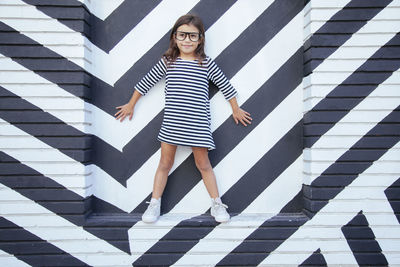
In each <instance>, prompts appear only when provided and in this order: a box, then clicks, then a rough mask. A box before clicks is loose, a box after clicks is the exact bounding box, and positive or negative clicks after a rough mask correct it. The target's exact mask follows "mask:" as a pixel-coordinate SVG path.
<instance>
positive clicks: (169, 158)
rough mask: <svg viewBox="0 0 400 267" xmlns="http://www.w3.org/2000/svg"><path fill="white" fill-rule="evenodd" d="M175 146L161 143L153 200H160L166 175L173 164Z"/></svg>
mask: <svg viewBox="0 0 400 267" xmlns="http://www.w3.org/2000/svg"><path fill="white" fill-rule="evenodd" d="M175 152H176V146H175V145H171V144H167V143H164V142H161V158H160V163H159V164H158V168H157V171H156V174H155V176H154V184H153V194H152V197H153V198H156V199H158V198H160V197H161V196H162V194H163V192H164V188H165V185H166V184H167V180H168V173H169V171H170V170H171V167H172V165H173V164H174V159H175Z"/></svg>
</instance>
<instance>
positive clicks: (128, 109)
mask: <svg viewBox="0 0 400 267" xmlns="http://www.w3.org/2000/svg"><path fill="white" fill-rule="evenodd" d="M116 108H117V109H120V110H119V111H118V112H117V113H115V114H114V116H116V118H115V119H117V120H118V119H120V118H121V122H122V121H123V120H124V119H125V117H126V116H128V115H129V120H132V117H133V106H132V105H130V104H129V103H127V104H125V105H123V106H118V107H116Z"/></svg>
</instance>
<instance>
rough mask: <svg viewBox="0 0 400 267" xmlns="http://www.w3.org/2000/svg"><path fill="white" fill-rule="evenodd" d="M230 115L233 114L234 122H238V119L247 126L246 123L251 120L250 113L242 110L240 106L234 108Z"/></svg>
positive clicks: (249, 122)
mask: <svg viewBox="0 0 400 267" xmlns="http://www.w3.org/2000/svg"><path fill="white" fill-rule="evenodd" d="M232 116H233V119H234V120H235V122H236V124H238V123H239V121H240V122H241V123H242V124H243V125H244V126H247V124H251V121H252V120H253V119H252V118H251V117H250V113H248V112H247V111H244V110H243V109H241V108H238V109H236V110H234V111H233V114H232ZM246 123H247V124H246Z"/></svg>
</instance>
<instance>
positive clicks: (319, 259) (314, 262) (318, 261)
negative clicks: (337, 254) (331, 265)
mask: <svg viewBox="0 0 400 267" xmlns="http://www.w3.org/2000/svg"><path fill="white" fill-rule="evenodd" d="M299 266H304V267H305V266H328V265H327V263H326V260H325V258H324V255H322V253H321V249H317V250H316V251H314V253H313V254H311V256H310V257H308V258H307V259H306V260H305V261H303V263H302V264H300V265H299Z"/></svg>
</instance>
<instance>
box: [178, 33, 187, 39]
mask: <svg viewBox="0 0 400 267" xmlns="http://www.w3.org/2000/svg"><path fill="white" fill-rule="evenodd" d="M185 36H186V34H185V33H184V32H177V33H176V37H177V38H179V39H184V38H185Z"/></svg>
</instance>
